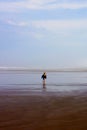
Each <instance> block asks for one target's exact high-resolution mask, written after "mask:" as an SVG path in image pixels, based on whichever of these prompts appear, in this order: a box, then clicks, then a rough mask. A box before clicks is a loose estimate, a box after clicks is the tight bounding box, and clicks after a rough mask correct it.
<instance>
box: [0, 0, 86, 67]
mask: <svg viewBox="0 0 87 130" xmlns="http://www.w3.org/2000/svg"><path fill="white" fill-rule="evenodd" d="M0 66H2V67H3V66H7V67H29V68H30V69H31V68H37V69H57V68H62V67H87V0H73V1H72V0H0Z"/></svg>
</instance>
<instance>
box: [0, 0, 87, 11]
mask: <svg viewBox="0 0 87 130" xmlns="http://www.w3.org/2000/svg"><path fill="white" fill-rule="evenodd" d="M61 8H62V9H81V8H87V2H85V1H82V2H77V1H76V2H75V1H73V2H71V1H70V0H69V1H60V0H22V1H18V2H17V1H16V2H0V11H4V12H6V11H12V12H18V11H23V10H25V9H31V10H42V9H43V10H52V9H61Z"/></svg>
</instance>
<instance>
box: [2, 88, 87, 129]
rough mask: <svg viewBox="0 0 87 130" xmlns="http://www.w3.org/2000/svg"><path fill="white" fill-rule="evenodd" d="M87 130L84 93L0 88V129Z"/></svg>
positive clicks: (85, 97) (86, 97)
mask: <svg viewBox="0 0 87 130" xmlns="http://www.w3.org/2000/svg"><path fill="white" fill-rule="evenodd" d="M19 129H20V130H87V92H81V93H79V92H78V93H77V92H76V93H75V92H73V93H72V94H71V93H69V94H67V93H65V94H64V93H60V92H59V93H58V92H46V91H45V90H43V91H41V92H36V91H35V92H34V91H20V90H4V91H0V130H19Z"/></svg>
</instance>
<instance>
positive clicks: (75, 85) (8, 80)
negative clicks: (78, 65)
mask: <svg viewBox="0 0 87 130" xmlns="http://www.w3.org/2000/svg"><path fill="white" fill-rule="evenodd" d="M42 74H43V72H30V71H0V91H1V90H10V89H11V90H18V89H19V90H23V91H25V90H26V91H30V90H31V91H38V92H39V91H42V90H43V85H42V79H41V75H42ZM46 74H47V79H46V85H45V91H51V92H71V91H87V72H47V73H46Z"/></svg>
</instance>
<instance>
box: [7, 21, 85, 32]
mask: <svg viewBox="0 0 87 130" xmlns="http://www.w3.org/2000/svg"><path fill="white" fill-rule="evenodd" d="M5 22H6V23H7V24H9V25H12V26H24V27H28V26H32V27H35V28H38V29H40V28H42V29H46V30H54V29H64V28H65V29H67V28H68V29H73V28H86V27H87V19H84V20H34V21H32V20H31V21H27V22H25V21H14V20H6V21H5Z"/></svg>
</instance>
